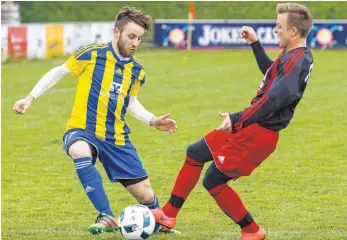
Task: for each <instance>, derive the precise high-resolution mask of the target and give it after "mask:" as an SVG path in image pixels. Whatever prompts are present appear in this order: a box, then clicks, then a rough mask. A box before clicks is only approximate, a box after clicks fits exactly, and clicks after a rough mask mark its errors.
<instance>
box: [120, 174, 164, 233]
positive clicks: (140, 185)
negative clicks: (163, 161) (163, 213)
mask: <svg viewBox="0 0 347 240" xmlns="http://www.w3.org/2000/svg"><path fill="white" fill-rule="evenodd" d="M119 182H120V183H121V184H122V185H123V186H124V187H125V188H126V189H127V190H128V192H129V193H130V194H131V195H132V196H133V197H134V198H135V199H136V200H137V201H138V202H139V203H140V204H142V205H145V206H146V207H148V208H149V209H156V208H158V207H159V201H158V198H157V196H156V195H155V194H154V192H153V189H152V186H151V183H150V181H149V178H148V176H145V177H140V178H135V179H120V180H119ZM159 227H160V225H156V227H155V229H154V231H155V232H156V231H158V229H159Z"/></svg>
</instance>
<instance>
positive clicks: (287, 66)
mask: <svg viewBox="0 0 347 240" xmlns="http://www.w3.org/2000/svg"><path fill="white" fill-rule="evenodd" d="M293 55H294V57H292V58H290V59H289V58H288V60H287V61H286V63H285V64H284V67H283V71H284V74H285V76H286V77H288V76H289V75H290V73H291V72H292V71H293V69H294V67H295V65H296V64H297V63H298V61H299V60H300V59H301V58H302V56H303V55H304V51H303V50H298V51H296V52H295V53H294V54H293Z"/></svg>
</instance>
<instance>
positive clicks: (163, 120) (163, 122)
mask: <svg viewBox="0 0 347 240" xmlns="http://www.w3.org/2000/svg"><path fill="white" fill-rule="evenodd" d="M169 116H170V113H167V114H165V115H163V116H160V117H153V118H152V119H151V126H153V127H155V128H156V129H158V130H160V131H167V132H169V133H173V132H176V131H177V125H176V121H175V120H173V119H170V118H169Z"/></svg>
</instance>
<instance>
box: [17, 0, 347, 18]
mask: <svg viewBox="0 0 347 240" xmlns="http://www.w3.org/2000/svg"><path fill="white" fill-rule="evenodd" d="M19 4H20V12H21V18H22V22H23V23H30V22H70V21H112V20H113V19H114V18H115V15H116V13H117V12H118V10H119V9H120V8H121V7H122V6H134V7H138V8H141V9H142V10H143V11H145V12H146V13H149V14H151V15H152V17H153V19H185V18H187V15H188V2H69V1H66V2H19ZM276 4H277V3H276V2H196V3H195V6H196V12H197V18H198V19H274V18H275V17H276V11H275V8H276ZM302 4H305V5H306V6H308V7H309V8H310V9H311V11H312V14H313V15H314V18H316V19H346V18H347V2H302Z"/></svg>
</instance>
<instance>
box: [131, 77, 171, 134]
mask: <svg viewBox="0 0 347 240" xmlns="http://www.w3.org/2000/svg"><path fill="white" fill-rule="evenodd" d="M144 75H145V73H144V70H141V72H140V75H139V78H138V79H137V80H136V81H135V83H134V86H133V87H132V89H131V91H130V101H129V105H128V111H129V112H130V113H131V114H132V115H133V116H134V117H135V118H137V119H139V120H141V121H143V122H145V123H147V124H148V125H150V126H153V127H155V128H156V129H158V130H161V131H167V132H170V133H171V132H175V131H176V130H177V126H176V122H175V120H173V119H170V118H169V116H170V113H168V114H165V115H163V116H159V117H157V116H155V115H154V114H153V113H151V112H149V111H147V110H146V109H145V107H144V106H143V105H142V104H141V103H140V102H139V100H138V99H137V95H138V92H139V89H140V86H141V85H143V84H144V82H145V76H144Z"/></svg>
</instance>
